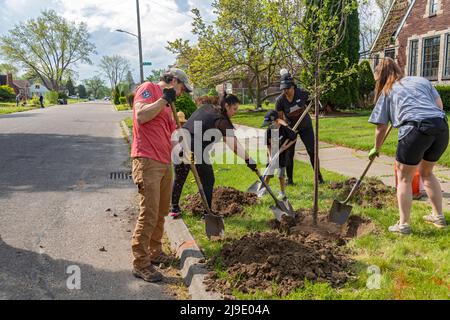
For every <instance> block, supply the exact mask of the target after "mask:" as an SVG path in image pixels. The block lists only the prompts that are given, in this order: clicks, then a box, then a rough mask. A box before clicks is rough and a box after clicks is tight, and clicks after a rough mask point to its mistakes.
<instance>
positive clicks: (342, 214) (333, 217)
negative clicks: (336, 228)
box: [328, 200, 353, 225]
mask: <svg viewBox="0 0 450 320" xmlns="http://www.w3.org/2000/svg"><path fill="white" fill-rule="evenodd" d="M352 209H353V207H352V206H349V205H347V204H343V203H341V202H339V201H337V200H334V202H333V206H332V207H331V210H330V213H329V215H328V220H329V221H331V222H334V223H336V224H338V225H343V224H344V223H346V222H347V220H348V217H350V213H351V212H352Z"/></svg>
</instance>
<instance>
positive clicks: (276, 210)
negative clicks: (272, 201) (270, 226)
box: [270, 206, 288, 222]
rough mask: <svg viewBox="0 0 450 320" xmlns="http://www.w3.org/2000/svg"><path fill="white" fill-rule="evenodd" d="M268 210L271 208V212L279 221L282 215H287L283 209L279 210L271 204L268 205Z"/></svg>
mask: <svg viewBox="0 0 450 320" xmlns="http://www.w3.org/2000/svg"><path fill="white" fill-rule="evenodd" d="M270 210H272V213H273V215H274V217H275V219H276V220H277V221H279V222H281V221H282V219H283V216H287V215H288V214H287V213H286V212H284V211H283V210H281V209H280V208H278V207H276V206H272V207H270Z"/></svg>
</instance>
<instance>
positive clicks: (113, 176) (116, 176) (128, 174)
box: [109, 172, 133, 180]
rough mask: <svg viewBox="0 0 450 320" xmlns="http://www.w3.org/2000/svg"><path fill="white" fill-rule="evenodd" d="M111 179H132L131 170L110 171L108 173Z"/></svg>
mask: <svg viewBox="0 0 450 320" xmlns="http://www.w3.org/2000/svg"><path fill="white" fill-rule="evenodd" d="M109 178H110V179H111V180H132V179H133V177H132V175H131V172H111V174H110V175H109Z"/></svg>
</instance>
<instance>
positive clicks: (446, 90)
mask: <svg viewBox="0 0 450 320" xmlns="http://www.w3.org/2000/svg"><path fill="white" fill-rule="evenodd" d="M436 90H437V91H438V92H439V95H440V96H441V99H442V102H443V103H444V110H445V111H450V86H436Z"/></svg>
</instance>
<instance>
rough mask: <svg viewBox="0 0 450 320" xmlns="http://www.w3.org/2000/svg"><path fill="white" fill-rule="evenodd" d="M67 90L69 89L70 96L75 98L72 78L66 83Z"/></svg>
mask: <svg viewBox="0 0 450 320" xmlns="http://www.w3.org/2000/svg"><path fill="white" fill-rule="evenodd" d="M66 89H67V91H69V96H74V95H75V94H76V92H75V86H74V85H73V81H72V78H70V77H69V79H68V80H67V82H66Z"/></svg>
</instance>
